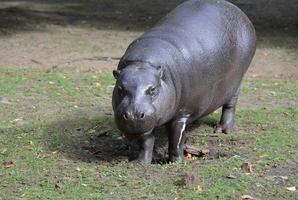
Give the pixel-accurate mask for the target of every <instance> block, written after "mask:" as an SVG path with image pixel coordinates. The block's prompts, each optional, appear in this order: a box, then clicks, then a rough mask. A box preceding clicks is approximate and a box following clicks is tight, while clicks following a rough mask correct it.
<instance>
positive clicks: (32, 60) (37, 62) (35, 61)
mask: <svg viewBox="0 0 298 200" xmlns="http://www.w3.org/2000/svg"><path fill="white" fill-rule="evenodd" d="M30 60H31V62H34V63H36V64H39V65H44V64H43V63H41V62H39V61H37V60H35V59H30Z"/></svg>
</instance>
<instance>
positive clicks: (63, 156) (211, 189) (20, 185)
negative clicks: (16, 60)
mask: <svg viewBox="0 0 298 200" xmlns="http://www.w3.org/2000/svg"><path fill="white" fill-rule="evenodd" d="M0 73H1V80H0V96H1V97H5V98H7V99H8V101H9V102H10V104H3V103H0V113H2V114H0V116H1V120H0V163H1V166H0V199H5V200H6V199H62V198H63V199H174V198H179V199H216V198H218V199H240V198H241V195H251V196H254V197H256V198H259V199H295V197H296V196H295V195H297V193H293V192H289V191H287V190H286V187H288V186H296V187H298V178H297V174H295V173H292V172H293V171H291V168H290V167H289V166H290V164H289V165H288V164H287V163H291V161H293V159H295V158H297V156H298V135H297V130H298V126H297V124H298V107H297V105H292V106H287V107H283V106H282V105H283V104H278V105H276V106H274V107H272V108H271V109H264V108H262V106H260V108H255V109H253V110H250V109H245V108H239V109H238V111H237V114H236V123H237V129H236V132H235V133H233V134H232V135H220V136H219V137H216V138H213V139H212V138H209V137H199V134H201V133H204V134H210V132H211V131H212V127H210V126H208V125H204V123H206V124H209V125H212V124H214V123H215V122H216V121H217V120H218V118H219V116H220V115H219V113H217V114H212V115H211V116H210V117H208V118H207V119H204V120H203V122H204V123H203V124H202V125H201V126H199V125H198V124H195V125H194V127H192V128H191V129H190V130H189V135H190V137H195V139H196V141H195V143H194V144H195V145H197V146H204V147H206V148H210V147H215V148H217V149H218V150H220V151H221V150H231V149H232V150H233V152H234V154H233V155H231V156H228V157H220V158H219V159H214V160H203V159H202V158H197V159H195V160H193V161H190V162H186V163H180V164H179V163H171V164H166V163H157V164H152V165H144V166H142V165H132V164H130V163H127V159H126V158H127V156H128V154H129V152H128V150H127V148H126V146H125V144H124V143H123V141H122V139H121V137H120V133H119V131H118V130H117V129H116V127H115V124H114V122H113V116H112V115H111V114H110V113H111V105H110V104H111V93H112V85H113V83H114V79H113V77H112V75H110V74H106V73H103V72H101V71H97V70H94V71H84V70H75V69H60V68H59V67H58V68H53V69H51V70H47V71H46V70H37V69H6V68H0ZM276 82H277V83H278V84H274V83H276ZM96 83H99V85H98V84H96ZM254 88H257V90H259V91H260V93H265V94H267V92H268V91H273V92H275V94H276V95H273V96H269V97H267V95H265V97H264V98H265V100H266V101H268V100H269V98H270V99H271V100H272V99H273V100H275V101H283V100H285V99H289V98H290V99H291V98H292V99H294V98H296V97H297V91H298V86H297V83H296V82H294V81H282V80H258V79H247V80H245V82H244V87H243V95H256V94H255V93H254V91H255V89H254ZM256 98H258V95H256ZM267 98H268V99H267ZM32 106H34V107H35V108H33V107H32ZM17 118H20V119H21V120H17V121H14V120H15V119H17ZM21 122H22V123H21ZM25 122H26V123H25ZM102 134H106V135H105V136H102ZM93 151H100V152H99V153H98V155H100V156H99V157H95V156H94V154H92V153H91V152H93ZM4 161H13V162H14V164H13V166H12V167H11V168H9V169H5V168H4V165H2V163H3V162H4ZM246 161H249V162H251V163H252V164H253V169H254V172H253V173H252V174H250V175H246V174H244V173H243V171H242V168H241V165H242V163H243V162H246ZM293 168H294V167H293ZM274 170H275V171H274ZM276 170H277V171H276ZM187 173H193V174H194V176H195V177H196V181H195V182H194V183H193V184H190V183H188V182H187V181H186V178H185V175H186V174H187ZM230 174H233V175H235V179H228V178H227V176H228V175H230ZM280 174H283V175H284V176H288V178H289V179H288V180H287V181H286V182H285V183H280V182H278V181H277V178H276V177H275V176H278V175H280ZM55 184H56V187H55ZM197 184H200V185H202V186H203V192H201V193H199V192H197V191H196V185H197Z"/></svg>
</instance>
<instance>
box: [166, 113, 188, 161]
mask: <svg viewBox="0 0 298 200" xmlns="http://www.w3.org/2000/svg"><path fill="white" fill-rule="evenodd" d="M186 121H187V118H181V119H179V120H175V121H173V122H171V123H170V124H169V126H168V137H169V159H170V161H172V162H182V161H183V160H184V154H183V148H184V143H185V139H186V137H185V128H186Z"/></svg>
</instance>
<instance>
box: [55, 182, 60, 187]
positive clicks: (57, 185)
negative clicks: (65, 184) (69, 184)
mask: <svg viewBox="0 0 298 200" xmlns="http://www.w3.org/2000/svg"><path fill="white" fill-rule="evenodd" d="M54 186H55V188H56V189H58V188H60V185H59V181H55V182H54Z"/></svg>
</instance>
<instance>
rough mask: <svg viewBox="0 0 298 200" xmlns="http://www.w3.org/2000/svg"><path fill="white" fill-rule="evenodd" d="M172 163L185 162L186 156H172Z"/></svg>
mask: <svg viewBox="0 0 298 200" xmlns="http://www.w3.org/2000/svg"><path fill="white" fill-rule="evenodd" d="M170 162H184V156H170Z"/></svg>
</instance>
